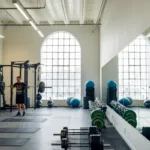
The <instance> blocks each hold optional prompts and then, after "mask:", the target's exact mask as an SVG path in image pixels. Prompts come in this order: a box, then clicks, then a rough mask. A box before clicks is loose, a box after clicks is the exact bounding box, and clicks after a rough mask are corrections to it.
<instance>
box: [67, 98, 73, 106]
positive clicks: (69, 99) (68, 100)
mask: <svg viewBox="0 0 150 150" xmlns="http://www.w3.org/2000/svg"><path fill="white" fill-rule="evenodd" d="M72 98H73V97H69V98H67V100H66V103H67V105H68V106H70V101H71V99H72Z"/></svg>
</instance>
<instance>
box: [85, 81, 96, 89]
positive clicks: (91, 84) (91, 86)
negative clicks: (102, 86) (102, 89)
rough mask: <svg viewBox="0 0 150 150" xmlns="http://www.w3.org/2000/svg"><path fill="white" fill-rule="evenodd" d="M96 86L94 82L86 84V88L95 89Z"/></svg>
mask: <svg viewBox="0 0 150 150" xmlns="http://www.w3.org/2000/svg"><path fill="white" fill-rule="evenodd" d="M94 86H95V83H94V81H92V80H89V81H87V82H86V83H85V87H86V88H94Z"/></svg>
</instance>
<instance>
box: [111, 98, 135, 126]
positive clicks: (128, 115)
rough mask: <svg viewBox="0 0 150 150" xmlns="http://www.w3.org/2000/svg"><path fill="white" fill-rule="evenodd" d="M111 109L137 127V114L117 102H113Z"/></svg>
mask: <svg viewBox="0 0 150 150" xmlns="http://www.w3.org/2000/svg"><path fill="white" fill-rule="evenodd" d="M110 104H111V107H112V108H113V109H114V111H116V112H117V113H118V114H119V115H120V116H122V118H124V119H125V120H126V121H127V122H128V123H129V124H130V125H132V126H133V127H134V128H136V126H137V120H136V117H137V116H136V113H135V112H134V111H133V110H130V109H128V108H126V107H125V106H123V105H122V104H120V103H119V102H116V101H114V100H113V101H111V103H110Z"/></svg>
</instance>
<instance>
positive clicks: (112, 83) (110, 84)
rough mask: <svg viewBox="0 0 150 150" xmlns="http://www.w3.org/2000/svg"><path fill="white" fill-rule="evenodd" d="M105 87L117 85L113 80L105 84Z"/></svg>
mask: <svg viewBox="0 0 150 150" xmlns="http://www.w3.org/2000/svg"><path fill="white" fill-rule="evenodd" d="M107 87H108V88H111V87H117V83H116V82H115V81H113V80H110V81H108V82H107Z"/></svg>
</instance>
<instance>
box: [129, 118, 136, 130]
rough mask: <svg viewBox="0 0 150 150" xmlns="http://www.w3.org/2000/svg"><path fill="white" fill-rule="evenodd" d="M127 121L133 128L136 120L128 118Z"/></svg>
mask: <svg viewBox="0 0 150 150" xmlns="http://www.w3.org/2000/svg"><path fill="white" fill-rule="evenodd" d="M127 122H128V123H129V124H130V125H131V126H133V127H134V128H136V126H137V121H136V120H134V119H129V120H128V121H127Z"/></svg>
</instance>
